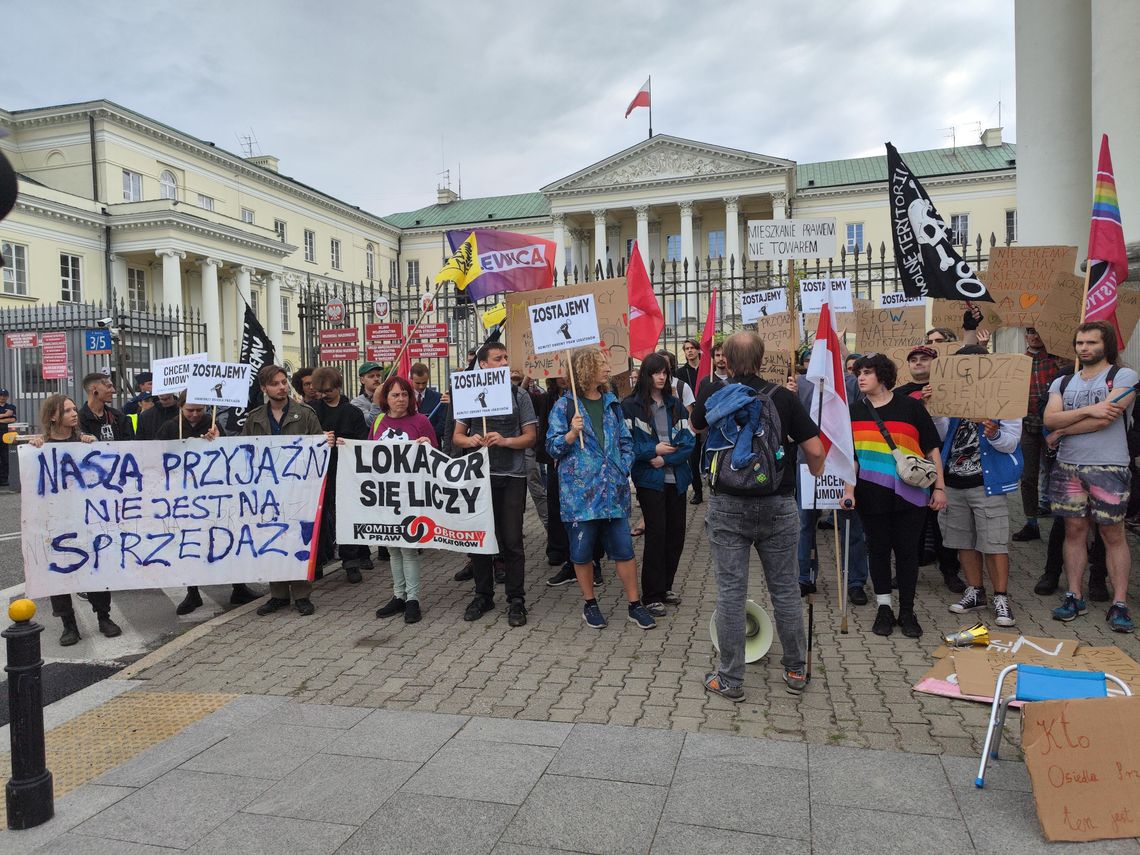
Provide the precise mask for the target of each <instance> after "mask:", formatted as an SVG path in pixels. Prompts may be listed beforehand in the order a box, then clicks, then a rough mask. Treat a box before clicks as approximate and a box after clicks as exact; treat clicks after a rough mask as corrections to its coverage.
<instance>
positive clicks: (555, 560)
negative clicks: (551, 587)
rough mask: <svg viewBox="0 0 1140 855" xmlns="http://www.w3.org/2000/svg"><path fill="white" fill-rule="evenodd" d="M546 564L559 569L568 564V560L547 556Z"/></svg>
mask: <svg viewBox="0 0 1140 855" xmlns="http://www.w3.org/2000/svg"><path fill="white" fill-rule="evenodd" d="M546 563H547V564H549V565H550V566H551V567H559V566H561V565H563V564H565V563H566V559H565V558H558V557H557V556H550V555H547V556H546Z"/></svg>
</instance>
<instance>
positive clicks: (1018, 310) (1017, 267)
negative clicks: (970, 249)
mask: <svg viewBox="0 0 1140 855" xmlns="http://www.w3.org/2000/svg"><path fill="white" fill-rule="evenodd" d="M1076 264H1077V248H1076V247H1075V246H995V247H994V248H993V249H991V250H990V260H989V264H988V265H987V267H986V270H985V272H984V273H982V274H981V278H982V281H984V282H985V283H986V288H988V289H989V292H990V295H991V296H992V297H993V298H994V302H995V303H996V307H995V309H996V311H997V313H998V315H1000V316H1001V320H1002V323H1003V324H1004V325H1005V326H1007V327H1032V326H1035V325H1036V324H1037V316H1038V313H1039V312H1040V311H1041V308H1042V307H1043V306H1044V305H1045V303H1046V301H1047V300H1048V299H1049V292H1050V283H1051V282H1052V280H1053V274H1054V273H1055V272H1057V271H1060V272H1062V273H1072V272H1073V269H1074V268H1075V267H1076Z"/></svg>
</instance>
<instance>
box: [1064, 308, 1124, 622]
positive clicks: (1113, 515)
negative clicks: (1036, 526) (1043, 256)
mask: <svg viewBox="0 0 1140 855" xmlns="http://www.w3.org/2000/svg"><path fill="white" fill-rule="evenodd" d="M1073 347H1074V350H1075V351H1076V355H1077V362H1078V365H1079V369H1080V370H1078V371H1077V372H1076V373H1075V374H1073V375H1071V376H1069V377H1059V378H1057V379H1056V380H1054V381H1053V383H1052V385H1051V386H1050V387H1049V403H1048V404H1047V405H1046V407H1045V427H1046V428H1048V429H1049V431H1050V434H1049V438H1048V442H1049V444H1050V445H1054V446H1055V447H1057V462H1056V464H1055V465H1054V466H1053V472H1052V474H1051V475H1050V478H1049V500H1050V503H1051V504H1052V508H1053V515H1054V516H1057V517H1061V518H1063V519H1064V521H1065V575H1066V576H1067V577H1068V582H1069V591H1068V593H1067V594H1065V598H1064V600H1063V601H1062V603H1061V605H1060V606H1058V607H1057V608H1055V609H1053V617H1054V618H1055V619H1056V620H1060V621H1066V622H1067V621H1071V620H1073V619H1074V618H1076V617H1077V616H1078V615H1083V614H1086V613H1087V612H1088V607H1087V605H1086V603H1085V601H1084V599H1082V597H1081V582H1082V580H1083V578H1084V570H1085V562H1086V560H1087V555H1088V552H1087V542H1088V533H1089V525H1090V522H1091V523H1095V524H1096V526H1097V528H1098V529H1099V530H1100V536H1101V538H1102V539H1103V540H1104V546H1105V559H1106V563H1107V565H1108V577H1109V580H1110V581H1111V582H1112V586H1113V589H1114V594H1113V604H1112V607H1111V608H1109V610H1108V614H1107V616H1106V619H1107V620H1108V623H1109V625H1110V626H1111V627H1112V629H1113V630H1115V631H1117V632H1132V629H1133V624H1132V616H1131V614H1129V611H1128V605H1127V601H1126V596H1127V594H1128V576H1129V573H1130V572H1131V569H1132V557H1131V555H1130V554H1129V551H1128V542H1127V541H1126V540H1125V537H1124V514H1125V509H1126V508H1127V507H1128V497H1129V492H1130V487H1131V483H1132V479H1131V473H1130V472H1129V468H1128V464H1129V462H1130V460H1129V455H1128V437H1127V430H1128V425H1129V422H1130V421H1131V417H1132V407H1133V404H1134V403H1135V400H1136V388H1135V387H1136V384H1137V382H1140V378H1138V377H1137V375H1136V372H1135V371H1133V370H1132V369H1131V368H1125V367H1122V366H1118V365H1117V358H1118V356H1119V348H1118V346H1117V341H1116V331H1115V330H1114V329H1113V327H1112V325H1110V324H1108V323H1107V322H1105V321H1091V322H1089V323H1084V324H1081V325H1080V326H1078V327H1077V331H1076V334H1075V335H1074V336H1073Z"/></svg>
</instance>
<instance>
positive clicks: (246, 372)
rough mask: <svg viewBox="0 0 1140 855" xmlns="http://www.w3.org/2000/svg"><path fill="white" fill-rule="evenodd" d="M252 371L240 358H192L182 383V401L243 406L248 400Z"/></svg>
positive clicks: (218, 405)
mask: <svg viewBox="0 0 1140 855" xmlns="http://www.w3.org/2000/svg"><path fill="white" fill-rule="evenodd" d="M252 371H253V368H252V367H251V366H249V365H245V364H243V363H240V362H195V363H194V364H193V365H191V366H190V377H189V378H188V380H187V383H186V403H187V404H205V405H206V406H215V407H244V406H246V405H248V404H249V381H250V373H251V372H252Z"/></svg>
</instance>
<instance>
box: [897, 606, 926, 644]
mask: <svg viewBox="0 0 1140 855" xmlns="http://www.w3.org/2000/svg"><path fill="white" fill-rule="evenodd" d="M899 628H900V629H901V630H902V634H903V635H905V636H906V637H907V638H922V627H921V626H920V625H919V623H918V616H917V615H915V613H914V612H913V611H905V612H904V611H900V612H899Z"/></svg>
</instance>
